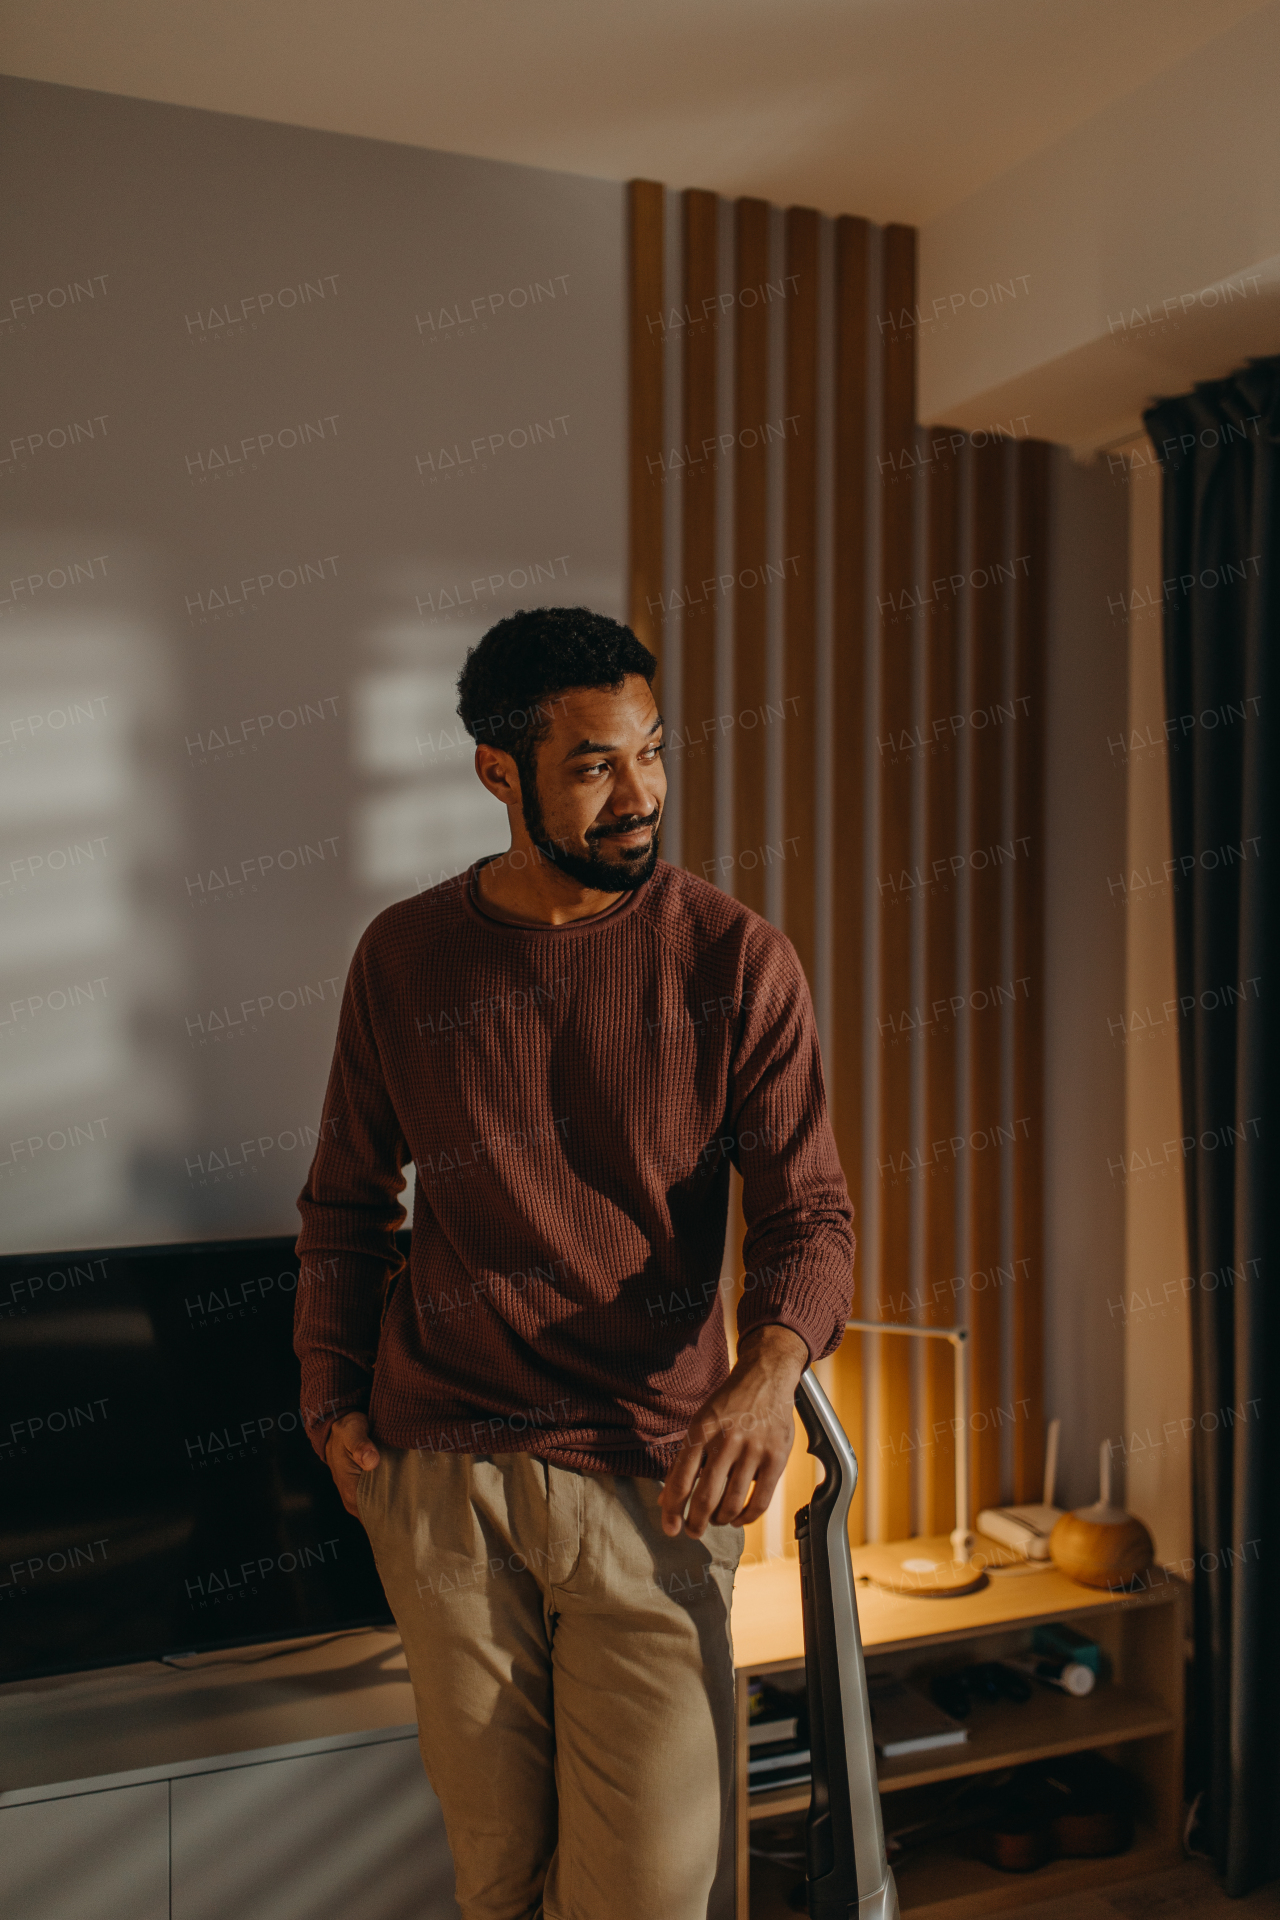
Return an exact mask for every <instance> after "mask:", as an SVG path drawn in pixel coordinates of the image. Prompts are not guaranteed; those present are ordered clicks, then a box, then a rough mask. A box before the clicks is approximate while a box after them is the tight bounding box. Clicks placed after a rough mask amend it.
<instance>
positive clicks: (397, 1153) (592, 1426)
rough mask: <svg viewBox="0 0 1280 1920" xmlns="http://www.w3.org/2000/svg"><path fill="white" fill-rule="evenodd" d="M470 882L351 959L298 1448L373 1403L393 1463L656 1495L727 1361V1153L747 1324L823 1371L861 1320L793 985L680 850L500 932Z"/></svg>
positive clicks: (805, 1012) (312, 1221)
mask: <svg viewBox="0 0 1280 1920" xmlns="http://www.w3.org/2000/svg"><path fill="white" fill-rule="evenodd" d="M474 874H475V868H472V869H471V870H470V872H469V873H468V874H466V875H464V876H461V877H460V879H459V880H457V881H452V882H449V883H447V884H445V885H444V886H440V887H435V888H433V889H432V890H431V891H430V892H429V893H424V894H420V895H418V896H417V898H415V899H412V900H405V901H401V902H400V903H399V904H398V905H397V906H394V907H390V908H388V909H387V911H386V912H385V913H382V914H379V916H378V918H377V919H376V920H375V921H374V922H373V924H372V925H371V926H370V927H369V929H368V930H367V932H366V933H365V934H364V936H363V938H362V939H361V941H360V944H359V946H358V948H357V949H356V954H355V958H354V960H353V961H352V964H351V971H350V974H349V975H348V978H347V985H346V992H345V995H344V997H343V1003H342V1012H341V1017H340V1020H339V1024H338V1039H337V1046H336V1049H335V1052H334V1060H333V1068H332V1072H331V1074H330V1079H329V1090H328V1094H327V1096H326V1099H325V1108H324V1119H323V1122H322V1124H321V1128H320V1144H319V1146H318V1148H317V1150H316V1156H315V1160H314V1161H313V1163H312V1167H311V1172H310V1174H309V1176H308V1179H307V1184H306V1186H305V1187H304V1189H303V1191H302V1194H301V1196H300V1198H299V1201H298V1208H299V1211H300V1213H301V1214H302V1232H301V1234H300V1235H299V1238H298V1253H299V1255H300V1257H301V1263H302V1276H301V1279H300V1282H299V1286H298V1293H297V1308H296V1317H295V1335H294V1340H295V1346H296V1348H297V1352H298V1355H299V1358H300V1359H301V1361H302V1401H303V1412H304V1416H305V1418H306V1422H307V1427H308V1431H309V1432H310V1434H311V1437H312V1441H313V1443H314V1445H315V1446H316V1449H317V1451H319V1452H321V1453H323V1450H324V1444H325V1441H326V1439H327V1437H328V1431H329V1427H330V1425H331V1423H332V1420H333V1418H334V1416H335V1415H337V1414H339V1413H344V1412H349V1411H351V1410H352V1409H353V1408H360V1409H367V1410H368V1413H369V1424H370V1431H371V1434H372V1437H373V1438H374V1439H375V1440H380V1441H382V1442H384V1443H385V1444H386V1445H388V1446H391V1447H405V1448H408V1447H417V1448H429V1449H432V1450H437V1451H439V1450H454V1451H458V1452H465V1453H505V1452H532V1453H536V1454H537V1455H538V1456H539V1457H540V1458H542V1459H545V1460H549V1461H552V1462H554V1463H555V1464H556V1465H558V1466H565V1467H577V1468H583V1469H587V1470H590V1471H596V1472H604V1473H621V1474H646V1475H649V1476H652V1477H655V1478H661V1477H662V1476H663V1475H664V1474H665V1473H666V1471H667V1469H668V1467H669V1466H670V1464H671V1462H672V1460H673V1458H674V1456H675V1454H676V1453H677V1451H678V1450H679V1447H680V1445H681V1443H682V1441H683V1438H684V1435H685V1432H686V1430H687V1428H688V1424H689V1421H690V1420H691V1418H692V1417H693V1415H694V1414H695V1413H696V1412H697V1410H698V1408H699V1407H700V1406H701V1405H702V1403H703V1401H704V1400H705V1399H706V1398H707V1396H708V1395H709V1394H710V1393H712V1392H713V1391H714V1390H715V1389H716V1387H718V1386H719V1385H720V1384H721V1383H722V1382H723V1381H724V1379H725V1377H726V1375H727V1373H728V1370H729V1361H728V1351H727V1346H726V1342H725V1332H724V1320H723V1313H722V1309H721V1302H720V1293H719V1289H720V1286H721V1259H722V1254H723V1249H724V1242H725V1226H726V1219H727V1211H728V1195H729V1169H730V1164H731V1163H732V1164H733V1165H734V1166H736V1167H737V1168H738V1169H739V1171H740V1172H741V1174H742V1182H743V1205H744V1210H745V1213H746V1221H747V1237H746V1244H745V1249H744V1261H745V1266H746V1283H745V1286H746V1291H745V1294H744V1297H743V1299H742V1302H741V1304H740V1306H739V1310H738V1328H739V1332H740V1333H745V1332H746V1330H747V1328H748V1327H752V1326H755V1325H757V1324H759V1323H761V1322H766V1321H770V1322H774V1323H776V1324H779V1325H781V1326H787V1327H792V1328H794V1330H795V1331H796V1332H797V1333H798V1334H800V1335H801V1337H802V1338H803V1339H804V1340H805V1342H806V1343H807V1345H808V1348H809V1352H810V1356H811V1357H812V1358H813V1359H818V1358H819V1357H821V1356H822V1355H823V1354H826V1353H830V1352H831V1350H832V1349H833V1348H834V1347H835V1346H836V1344H837V1343H838V1341H839V1340H840V1337H841V1334H842V1333H843V1331H844V1322H845V1319H846V1317H847V1315H848V1312H849V1304H850V1298H851V1294H852V1286H853V1246H854V1242H853V1228H852V1219H853V1213H852V1208H851V1207H850V1205H849V1196H848V1191H847V1189H846V1187H845V1182H844V1177H843V1175H842V1173H841V1170H840V1161H839V1158H838V1156H837V1153H836V1147H835V1141H834V1139H833V1138H832V1134H831V1128H830V1124H829V1122H828V1119H827V1107H826V1095H825V1091H824V1088H823V1081H822V1066H821V1061H820V1058H819V1053H818V1039H817V1032H816V1029H815V1027H814V1020H813V1009H812V1005H811V1002H810V998H809V992H808V988H807V986H806V984H805V979H804V974H803V973H802V971H801V968H800V964H799V961H798V960H797V958H796V954H795V950H794V948H793V947H792V946H791V943H790V942H789V941H788V940H787V939H786V938H785V937H784V936H783V935H782V934H780V933H778V932H777V931H776V930H775V929H774V928H773V927H771V926H770V925H769V924H768V922H767V921H765V920H762V919H761V918H760V916H759V915H758V914H755V913H752V912H751V911H750V910H749V909H748V908H747V907H744V906H742V905H740V904H739V902H737V901H736V900H732V899H730V898H729V896H728V895H727V894H724V893H722V892H720V891H719V889H718V888H716V887H712V886H708V885H707V884H706V883H705V882H704V881H701V880H697V879H695V878H694V877H693V876H692V875H691V874H689V873H686V872H684V871H683V869H681V868H679V867H673V866H670V865H668V864H667V863H666V862H665V861H659V862H658V864H657V866H656V868H655V870H654V873H653V875H652V877H651V878H650V879H649V880H648V881H647V882H646V884H645V885H644V886H642V887H640V888H638V889H637V890H636V891H635V892H634V893H632V894H630V895H628V896H627V897H626V899H625V900H624V901H623V903H622V905H620V906H619V907H617V908H616V909H615V910H614V911H613V912H611V913H608V914H605V915H602V916H599V917H597V918H596V919H594V920H587V921H578V922H576V923H571V924H569V925H566V926H562V927H519V926H511V925H506V924H504V923H502V922H500V921H496V920H494V919H492V918H490V917H489V916H488V915H487V914H485V913H484V912H483V911H482V910H481V908H480V907H479V905H478V904H477V900H476V897H475V891H474ZM410 1160H412V1162H413V1163H414V1166H415V1168H416V1170H417V1192H416V1195H415V1198H414V1208H413V1236H412V1253H411V1256H410V1261H409V1265H408V1268H407V1270H406V1267H405V1262H404V1261H403V1259H402V1258H401V1256H400V1255H399V1253H398V1252H397V1250H396V1246H395V1242H394V1240H393V1238H392V1236H393V1234H394V1232H395V1230H396V1228H397V1227H399V1226H400V1225H401V1224H402V1223H403V1220H404V1209H403V1208H402V1207H401V1205H400V1203H399V1199H398V1196H399V1194H400V1193H401V1192H402V1191H403V1190H404V1185H405V1180H404V1176H403V1175H402V1172H401V1168H402V1166H403V1165H404V1164H405V1163H406V1162H408V1161H410Z"/></svg>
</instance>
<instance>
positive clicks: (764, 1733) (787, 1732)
mask: <svg viewBox="0 0 1280 1920" xmlns="http://www.w3.org/2000/svg"><path fill="white" fill-rule="evenodd" d="M799 1730H800V1719H799V1715H798V1714H794V1713H793V1714H791V1715H790V1717H789V1718H787V1719H779V1720H753V1721H752V1722H751V1725H750V1726H749V1727H748V1728H747V1745H748V1746H749V1747H767V1746H772V1745H774V1744H775V1743H776V1742H777V1741H779V1740H794V1739H795V1737H796V1735H797V1733H798V1732H799Z"/></svg>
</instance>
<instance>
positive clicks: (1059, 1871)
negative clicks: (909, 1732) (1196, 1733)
mask: <svg viewBox="0 0 1280 1920" xmlns="http://www.w3.org/2000/svg"><path fill="white" fill-rule="evenodd" d="M984 1544H985V1543H984ZM913 1545H915V1546H916V1547H918V1549H919V1550H920V1551H921V1552H922V1553H926V1554H928V1553H932V1554H933V1555H934V1557H944V1556H945V1555H948V1554H949V1552H950V1548H949V1545H948V1543H947V1542H946V1541H920V1542H916V1543H913ZM989 1559H990V1561H991V1562H992V1563H993V1564H995V1565H1003V1566H1004V1567H1006V1568H1008V1569H1009V1570H1008V1571H991V1572H990V1573H989V1574H988V1579H987V1584H986V1586H984V1587H982V1588H980V1589H979V1590H978V1591H977V1592H976V1593H970V1594H960V1595H957V1596H955V1597H953V1598H950V1599H930V1598H925V1597H918V1596H914V1595H899V1594H891V1593H887V1592H885V1591H884V1590H883V1589H881V1588H879V1587H875V1586H873V1585H870V1584H867V1583H866V1582H865V1581H864V1580H863V1579H861V1578H860V1577H859V1575H860V1571H865V1568H866V1566H867V1564H868V1556H867V1555H866V1554H865V1553H861V1552H860V1550H859V1549H857V1548H855V1549H854V1551H853V1565H854V1575H855V1579H856V1580H857V1593H858V1613H859V1622H860V1625H861V1630H862V1642H863V1648H864V1652H865V1655H866V1659H867V1667H868V1670H869V1671H874V1670H876V1669H888V1670H890V1671H892V1672H894V1673H897V1674H899V1675H902V1676H904V1677H905V1676H910V1675H917V1676H919V1677H920V1678H922V1679H924V1678H927V1676H928V1675H929V1674H930V1673H932V1672H936V1671H938V1670H940V1669H942V1668H944V1667H947V1666H957V1665H969V1664H970V1663H972V1662H976V1661H981V1660H999V1659H1002V1658H1006V1657H1008V1656H1009V1655H1011V1654H1014V1653H1018V1652H1025V1651H1026V1650H1028V1648H1029V1646H1030V1640H1031V1630H1032V1628H1033V1627H1035V1626H1037V1625H1041V1624H1045V1623H1047V1622H1050V1621H1065V1622H1067V1623H1069V1624H1070V1625H1072V1626H1074V1627H1075V1628H1076V1629H1077V1630H1078V1631H1079V1632H1081V1633H1085V1634H1087V1635H1088V1636H1089V1637H1090V1639H1093V1640H1096V1641H1097V1642H1098V1644H1099V1646H1100V1647H1101V1648H1102V1651H1103V1653H1104V1655H1105V1658H1106V1662H1107V1667H1108V1677H1107V1678H1106V1679H1105V1680H1104V1681H1102V1682H1101V1683H1100V1684H1099V1686H1098V1688H1097V1689H1096V1690H1095V1692H1093V1693H1092V1694H1089V1695H1088V1696H1087V1697H1086V1698H1085V1699H1083V1700H1076V1699H1072V1698H1070V1697H1068V1696H1067V1695H1065V1694H1058V1693H1055V1692H1053V1691H1052V1690H1051V1689H1049V1688H1047V1687H1043V1688H1037V1690H1036V1692H1035V1694H1034V1695H1033V1697H1032V1698H1031V1700H1029V1701H1027V1702H1026V1703H1025V1704H1023V1705H1019V1704H1016V1703H1012V1702H1007V1701H1006V1702H998V1703H996V1702H992V1703H986V1702H983V1703H978V1704H976V1705H975V1706H974V1708H973V1710H972V1712H971V1714H970V1716H969V1719H968V1721H967V1722H966V1724H967V1726H968V1728H969V1740H968V1742H967V1743H966V1744H965V1745H964V1746H961V1747H946V1748H940V1749H938V1750H937V1751H936V1752H935V1753H932V1754H912V1755H908V1756H903V1757H902V1758H900V1759H897V1760H891V1761H882V1762H881V1764H880V1791H881V1794H882V1795H888V1794H892V1793H894V1792H900V1791H903V1790H905V1789H910V1788H918V1787H925V1786H929V1785H931V1784H934V1783H937V1782H941V1781H948V1780H961V1779H964V1778H966V1777H969V1776H976V1775H979V1774H982V1773H989V1772H994V1771H997V1770H999V1769H1000V1768H1003V1767H1010V1766H1019V1765H1022V1764H1024V1763H1025V1762H1028V1761H1032V1760H1040V1759H1048V1758H1050V1757H1051V1756H1053V1755H1055V1754H1065V1753H1076V1752H1081V1751H1083V1750H1084V1749H1086V1748H1096V1749H1098V1750H1100V1751H1102V1752H1104V1753H1107V1754H1108V1755H1109V1756H1110V1757H1112V1758H1114V1759H1116V1760H1117V1761H1118V1762H1119V1763H1120V1764H1122V1765H1123V1766H1124V1767H1125V1768H1126V1770H1127V1771H1128V1772H1129V1773H1130V1774H1131V1775H1132V1776H1133V1778H1134V1779H1135V1781H1136V1782H1137V1784H1138V1789H1139V1809H1140V1828H1139V1834H1138V1837H1137V1839H1136V1840H1135V1842H1134V1845H1133V1847H1132V1848H1131V1849H1130V1850H1129V1852H1128V1853H1126V1854H1122V1855H1119V1856H1117V1857H1115V1858H1112V1859H1109V1860H1058V1861H1052V1862H1050V1863H1049V1864H1048V1865H1046V1866H1044V1867H1040V1868H1038V1869H1037V1870H1036V1871H1035V1872H1033V1873H1030V1874H1005V1873H1000V1872H998V1871H997V1870H996V1869H995V1868H992V1867H988V1866H986V1865H984V1864H983V1863H982V1862H981V1861H977V1860H972V1859H968V1858H966V1857H964V1856H963V1855H962V1854H961V1853H960V1852H959V1851H954V1850H953V1849H952V1848H951V1847H950V1846H949V1845H947V1844H946V1843H944V1842H939V1843H937V1844H936V1845H935V1846H931V1847H929V1848H927V1849H922V1850H921V1852H920V1853H919V1854H909V1855H908V1856H907V1857H906V1858H905V1859H904V1860H903V1863H902V1865H901V1868H900V1870H897V1869H896V1870H895V1871H896V1872H897V1877H898V1896H899V1900H900V1902H901V1906H902V1911H903V1913H904V1915H905V1914H907V1913H910V1914H911V1915H913V1916H914V1920H976V1916H977V1915H980V1914H984V1913H988V1912H994V1911H996V1910H998V1909H1000V1908H1003V1907H1009V1906H1018V1905H1023V1904H1026V1903H1028V1902H1030V1901H1033V1900H1037V1899H1051V1898H1055V1897H1057V1896H1058V1895H1060V1894H1065V1893H1070V1892H1072V1891H1073V1890H1075V1889H1077V1888H1079V1889H1081V1890H1083V1889H1084V1888H1086V1887H1093V1886H1100V1885H1107V1884H1110V1883H1111V1882H1115V1881H1120V1880H1124V1879H1128V1878H1131V1877H1132V1876H1133V1875H1134V1874H1135V1873H1146V1872H1154V1871H1156V1870H1157V1869H1158V1868H1160V1867H1164V1866H1168V1865H1171V1864H1172V1863H1173V1862H1174V1861H1176V1860H1177V1859H1178V1858H1179V1857H1180V1835H1181V1822H1182V1738H1183V1734H1182V1725H1183V1693H1184V1659H1185V1652H1184V1628H1183V1605H1182V1601H1183V1593H1184V1589H1183V1586H1182V1583H1181V1582H1180V1581H1179V1580H1177V1579H1176V1578H1175V1577H1174V1576H1172V1575H1165V1574H1163V1573H1162V1572H1161V1571H1160V1570H1159V1569H1157V1570H1156V1572H1155V1576H1154V1579H1153V1581H1152V1583H1151V1584H1150V1585H1149V1586H1148V1587H1147V1589H1146V1590H1145V1591H1143V1592H1141V1593H1135V1594H1123V1595H1113V1594H1108V1593H1099V1592H1095V1591H1093V1590H1092V1589H1090V1588H1087V1587H1081V1586H1077V1585H1076V1584H1075V1582H1073V1581H1070V1580H1068V1579H1066V1578H1065V1576H1064V1575H1062V1574H1060V1573H1059V1572H1058V1571H1057V1569H1056V1568H1054V1567H1052V1566H1045V1567H1036V1568H1034V1569H1033V1568H1028V1567H1027V1566H1026V1564H1025V1563H1016V1562H1013V1561H1012V1557H1011V1556H1008V1555H1005V1554H1003V1553H1002V1552H1001V1551H1000V1550H998V1549H996V1548H994V1546H993V1547H992V1549H991V1553H990V1556H989ZM733 1637H734V1663H735V1667H736V1670H737V1680H738V1762H737V1764H738V1779H737V1883H738V1891H737V1920H764V1916H765V1915H766V1913H768V1914H770V1915H771V1914H772V1913H773V1912H775V1911H776V1912H777V1914H778V1915H782V1914H784V1913H785V1912H787V1909H786V1907H785V1903H784V1904H782V1905H778V1906H776V1907H775V1906H774V1905H773V1904H772V1903H771V1898H770V1896H768V1895H766V1890H765V1887H764V1886H763V1885H762V1886H761V1887H760V1888H758V1889H757V1895H756V1898H755V1899H754V1900H753V1897H752V1890H751V1860H750V1834H751V1828H752V1826H754V1825H757V1824H758V1823H759V1822H761V1821H764V1820H767V1819H772V1818H776V1817H778V1816H781V1815H791V1816H795V1815H797V1814H801V1813H803V1812H804V1811H805V1810H806V1809H807V1807H808V1804H809V1789H808V1786H807V1785H804V1786H792V1787H778V1788H774V1789H771V1790H768V1791H764V1792H760V1793H756V1794H751V1793H749V1792H748V1788H747V1758H748V1745H747V1725H748V1719H747V1712H748V1685H749V1682H750V1681H751V1680H752V1679H753V1678H755V1677H756V1676H757V1675H770V1674H775V1675H783V1674H788V1673H791V1674H794V1673H796V1672H798V1671H802V1670H803V1666H804V1630H803V1623H802V1620H801V1614H800V1580H799V1570H798V1564H797V1562H796V1561H794V1560H783V1561H775V1562H772V1563H771V1564H768V1565H756V1566H747V1567H744V1568H742V1569H741V1570H740V1571H739V1574H738V1581H737V1586H736V1589H735V1594H734V1605H733ZM885 1812H886V1826H887V1827H891V1826H892V1812H891V1810H890V1808H889V1807H886V1809H885ZM786 1877H787V1876H784V1875H782V1874H781V1873H780V1872H779V1870H777V1869H772V1870H771V1871H770V1872H769V1873H767V1874H764V1875H762V1876H761V1879H762V1881H780V1880H781V1879H783V1878H786ZM799 1877H800V1870H799V1869H797V1870H796V1871H795V1872H794V1873H791V1874H790V1876H789V1879H790V1883H792V1884H793V1883H794V1881H795V1880H796V1879H797V1878H799ZM762 1895H764V1896H765V1900H764V1904H762V1899H761V1896H762Z"/></svg>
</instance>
